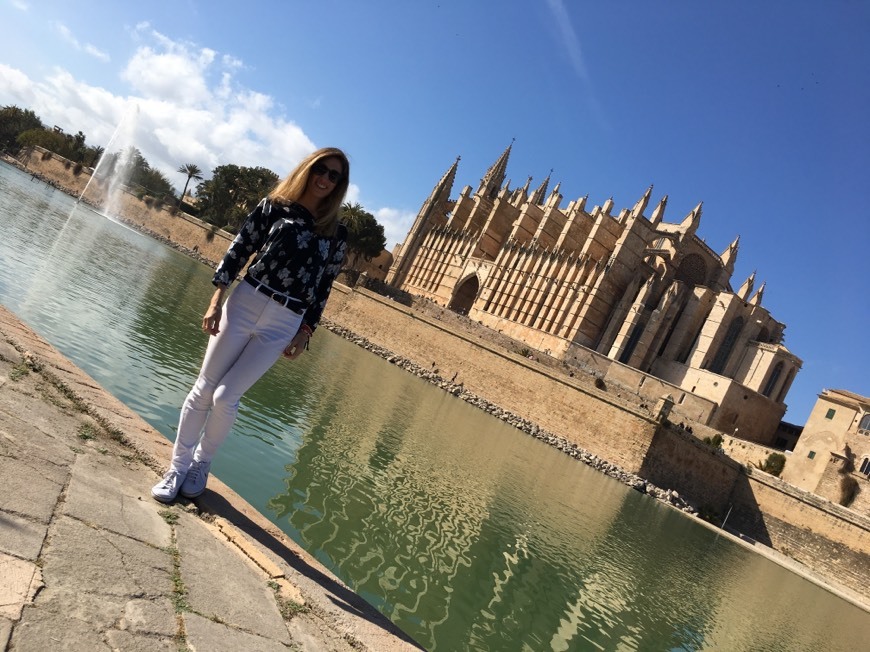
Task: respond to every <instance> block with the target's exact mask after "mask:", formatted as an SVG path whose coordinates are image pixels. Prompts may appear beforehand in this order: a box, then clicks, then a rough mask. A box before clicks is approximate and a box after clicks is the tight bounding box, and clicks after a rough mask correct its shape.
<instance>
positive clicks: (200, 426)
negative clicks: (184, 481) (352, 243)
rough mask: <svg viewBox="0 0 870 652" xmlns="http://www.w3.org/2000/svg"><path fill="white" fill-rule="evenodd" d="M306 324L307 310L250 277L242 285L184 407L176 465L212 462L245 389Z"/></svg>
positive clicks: (223, 317) (211, 342)
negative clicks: (278, 297)
mask: <svg viewBox="0 0 870 652" xmlns="http://www.w3.org/2000/svg"><path fill="white" fill-rule="evenodd" d="M301 324H302V315H301V314H299V313H296V312H293V311H292V310H290V309H289V308H285V307H284V306H282V305H281V304H279V303H277V302H276V301H273V300H272V299H270V298H269V297H267V296H266V295H265V294H263V293H261V292H257V290H255V289H254V288H253V287H252V286H251V285H248V284H247V283H245V282H244V281H243V282H241V283H239V285H237V286H236V288H235V290H233V292H232V294H230V297H229V299H227V301H226V303H225V304H224V308H223V314H222V315H221V321H220V331H219V332H218V334H217V335H214V336H212V337H210V338H209V341H208V348H207V349H206V351H205V359H204V360H203V361H202V369H200V372H199V378H197V379H196V383H195V384H194V386H193V389H191V390H190V393H189V394H188V395H187V398H186V399H185V401H184V405H183V406H182V408H181V418H180V419H179V421H178V433H177V434H176V437H175V446H174V447H173V449H172V468H173V469H174V470H176V471H178V472H180V473H186V472H187V469H188V467H190V464H191V462H192V461H193V460H194V459H196V460H197V461H200V462H209V461H211V459H212V458H213V457H214V455H215V453H216V452H217V449H218V448H219V447H220V445H221V444H223V443H224V441H225V440H226V438H227V435H229V433H230V429H231V428H232V427H233V422H234V421H235V420H236V414H237V413H238V410H239V400H240V399H241V398H242V394H244V393H245V392H246V391H248V389H249V388H250V387H251V385H253V384H254V383H255V382H257V380H258V379H259V378H260V377H261V376H262V375H263V374H264V373H266V371H268V370H269V368H270V367H271V366H272V365H273V364H275V361H276V360H277V359H278V358H279V357H280V356H281V353H282V351H283V350H284V349H285V348H286V347H287V345H288V344H290V340H292V339H293V337H294V336H295V335H296V332H297V331H298V330H299V326H300V325H301Z"/></svg>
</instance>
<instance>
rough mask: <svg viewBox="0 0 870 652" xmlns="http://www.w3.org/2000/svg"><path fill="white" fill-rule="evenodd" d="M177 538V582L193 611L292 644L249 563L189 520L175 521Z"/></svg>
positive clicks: (272, 601)
mask: <svg viewBox="0 0 870 652" xmlns="http://www.w3.org/2000/svg"><path fill="white" fill-rule="evenodd" d="M176 537H177V541H176V545H177V546H178V552H179V557H180V561H181V579H182V581H183V582H184V586H185V588H186V589H187V602H188V604H189V605H190V608H191V609H192V610H193V611H195V612H197V613H199V614H202V615H203V616H205V617H207V618H211V617H212V616H214V617H216V618H218V619H220V620H221V621H222V622H224V623H226V624H227V625H230V626H232V627H234V628H236V629H242V630H245V631H249V632H252V633H254V634H257V635H259V636H263V637H268V638H272V639H275V640H278V641H282V642H284V643H289V642H290V635H289V634H288V633H287V627H286V625H285V624H284V619H283V618H282V617H281V613H280V612H279V611H278V605H277V603H276V601H275V594H274V591H273V590H272V589H271V588H269V586H268V584H267V583H266V578H265V577H264V575H263V574H262V573H261V572H259V571H258V570H257V569H256V567H254V565H253V564H252V563H250V562H248V561H247V560H246V559H241V557H240V554H239V552H238V551H237V550H236V549H234V548H232V547H231V546H230V545H229V543H227V542H225V541H222V540H221V539H219V538H218V537H216V536H214V534H213V533H212V532H210V531H209V530H208V529H206V528H205V527H203V524H202V523H199V522H197V521H196V520H195V519H194V517H192V516H189V515H188V518H182V519H180V520H179V522H178V524H177V526H176ZM217 569H220V570H219V571H218V570H217ZM228 587H230V590H227V588H228ZM203 649H208V648H203Z"/></svg>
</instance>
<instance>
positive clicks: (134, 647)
mask: <svg viewBox="0 0 870 652" xmlns="http://www.w3.org/2000/svg"><path fill="white" fill-rule="evenodd" d="M106 640H107V641H108V643H109V645H111V646H112V649H113V650H123V652H178V650H179V649H184V648H179V646H178V644H177V643H176V642H175V639H173V638H165V637H155V636H145V635H141V634H140V635H136V634H131V633H130V632H125V631H121V630H117V629H112V630H109V631H108V632H107V633H106ZM188 649H190V648H188ZM284 652H287V650H286V648H285V650H284Z"/></svg>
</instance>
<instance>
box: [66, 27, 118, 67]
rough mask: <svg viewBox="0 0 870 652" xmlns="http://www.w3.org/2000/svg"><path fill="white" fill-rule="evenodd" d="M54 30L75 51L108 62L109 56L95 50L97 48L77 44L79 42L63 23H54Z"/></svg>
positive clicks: (87, 44) (97, 49)
mask: <svg viewBox="0 0 870 652" xmlns="http://www.w3.org/2000/svg"><path fill="white" fill-rule="evenodd" d="M54 28H55V30H56V31H57V33H58V34H60V36H61V38H63V40H65V41H66V42H67V43H69V44H70V45H72V46H73V47H74V48H75V49H76V50H79V51H80V52H85V53H87V54H89V55H91V56H92V57H94V58H96V59H99V60H100V61H106V62H108V61H109V55H108V54H106V53H105V52H103V51H102V50H100V49H99V48H97V46H95V45H91V44H90V43H85V44H84V45H82V44H81V43H79V40H78V39H77V38H76V37H75V36H74V35H73V33H72V32H71V31H70V29H69V28H68V27H67V26H66V25H64V24H63V23H54Z"/></svg>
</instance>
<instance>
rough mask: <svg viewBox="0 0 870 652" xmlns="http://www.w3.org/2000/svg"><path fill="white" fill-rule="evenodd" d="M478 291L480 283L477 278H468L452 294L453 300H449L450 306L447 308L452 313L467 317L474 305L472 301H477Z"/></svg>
mask: <svg viewBox="0 0 870 652" xmlns="http://www.w3.org/2000/svg"><path fill="white" fill-rule="evenodd" d="M479 291H480V281H478V280H477V276H474V275H472V276H469V277H468V278H467V279H465V280H464V281H462V283H460V284H459V285H458V286H457V287H456V292H454V293H453V298H452V299H451V300H450V305H449V306H447V307H448V308H450V310H452V311H453V312H458V313H459V314H460V315H467V314H468V311H469V310H471V306H473V305H474V300H475V299H477V293H478V292H479Z"/></svg>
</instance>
